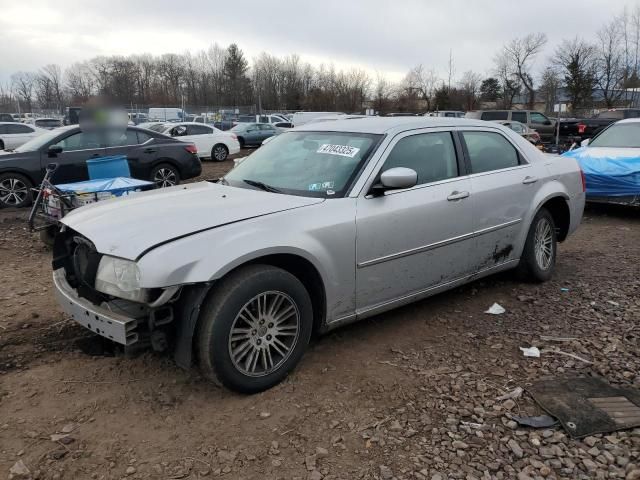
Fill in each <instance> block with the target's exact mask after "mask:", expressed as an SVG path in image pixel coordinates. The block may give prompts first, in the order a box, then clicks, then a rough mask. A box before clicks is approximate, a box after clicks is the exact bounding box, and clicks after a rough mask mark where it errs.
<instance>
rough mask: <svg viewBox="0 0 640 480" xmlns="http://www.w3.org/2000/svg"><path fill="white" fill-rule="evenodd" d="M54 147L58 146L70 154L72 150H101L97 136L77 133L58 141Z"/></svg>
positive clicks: (89, 133)
mask: <svg viewBox="0 0 640 480" xmlns="http://www.w3.org/2000/svg"><path fill="white" fill-rule="evenodd" d="M55 145H59V146H61V147H62V149H63V150H65V151H67V152H72V151H74V150H88V149H92V148H101V147H102V145H101V144H100V140H99V138H98V136H97V135H96V134H95V133H93V132H77V133H74V134H73V135H70V136H68V137H67V138H64V139H62V140H60V141H59V142H58V143H56V144H55Z"/></svg>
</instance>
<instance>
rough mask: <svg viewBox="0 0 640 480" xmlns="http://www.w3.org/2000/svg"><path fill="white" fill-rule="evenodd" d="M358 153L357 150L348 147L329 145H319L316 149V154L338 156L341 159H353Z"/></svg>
mask: <svg viewBox="0 0 640 480" xmlns="http://www.w3.org/2000/svg"><path fill="white" fill-rule="evenodd" d="M359 151H360V149H359V148H356V147H350V146H349V145H331V144H329V143H325V144H323V145H320V148H318V150H317V152H316V153H325V154H327V155H340V156H341V157H349V158H353V157H355V156H356V155H357V154H358V152H359Z"/></svg>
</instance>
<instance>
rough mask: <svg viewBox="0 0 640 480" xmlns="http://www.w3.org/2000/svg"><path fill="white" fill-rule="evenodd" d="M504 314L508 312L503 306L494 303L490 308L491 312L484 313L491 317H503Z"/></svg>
mask: <svg viewBox="0 0 640 480" xmlns="http://www.w3.org/2000/svg"><path fill="white" fill-rule="evenodd" d="M504 312H506V309H505V308H504V307H503V306H502V305H500V304H499V303H494V304H493V305H491V306H490V307H489V310H486V311H485V312H484V313H488V314H490V315H502V314H503V313H504Z"/></svg>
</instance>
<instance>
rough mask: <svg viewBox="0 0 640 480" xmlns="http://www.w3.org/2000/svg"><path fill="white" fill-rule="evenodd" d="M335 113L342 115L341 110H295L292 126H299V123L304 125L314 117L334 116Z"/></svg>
mask: <svg viewBox="0 0 640 480" xmlns="http://www.w3.org/2000/svg"><path fill="white" fill-rule="evenodd" d="M336 115H344V113H342V112H296V113H294V114H293V120H292V121H291V123H293V126H294V127H299V126H300V125H304V124H305V123H307V122H309V121H310V120H313V119H314V118H320V117H329V118H330V117H334V116H336Z"/></svg>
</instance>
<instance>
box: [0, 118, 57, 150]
mask: <svg viewBox="0 0 640 480" xmlns="http://www.w3.org/2000/svg"><path fill="white" fill-rule="evenodd" d="M45 132H46V130H45V129H43V128H38V127H36V126H34V125H25V124H24V123H16V122H1V123H0V150H13V149H14V148H17V147H19V146H20V145H22V144H24V143H27V142H28V141H29V140H31V139H32V138H35V137H37V136H39V135H42V134H43V133H45Z"/></svg>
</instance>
